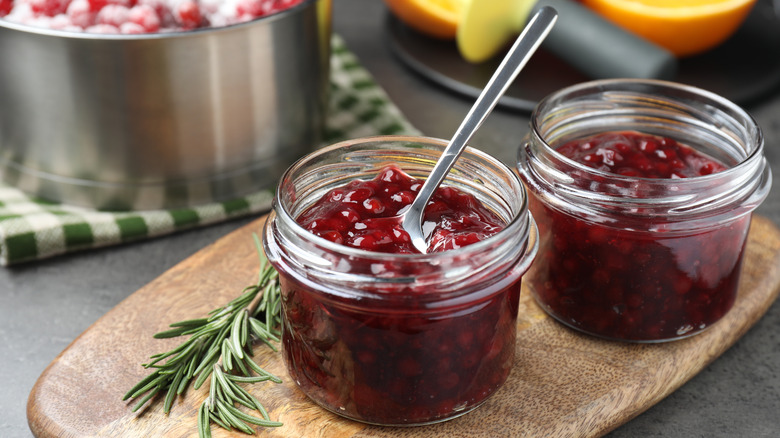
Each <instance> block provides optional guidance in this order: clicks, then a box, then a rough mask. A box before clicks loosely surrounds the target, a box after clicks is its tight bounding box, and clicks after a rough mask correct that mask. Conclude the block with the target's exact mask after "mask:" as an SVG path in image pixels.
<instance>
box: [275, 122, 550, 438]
mask: <svg viewBox="0 0 780 438" xmlns="http://www.w3.org/2000/svg"><path fill="white" fill-rule="evenodd" d="M445 146H446V142H443V141H441V140H435V139H428V138H415V137H373V138H366V139H359V140H353V141H347V142H343V143H339V144H336V145H333V146H330V147H327V148H324V149H322V150H319V151H317V152H314V153H313V154H311V155H309V156H307V157H304V158H303V159H301V160H300V161H299V162H297V163H296V164H294V165H293V166H291V167H290V168H289V169H288V170H287V172H286V173H285V174H284V176H283V177H282V180H281V182H280V184H279V186H278V189H277V194H276V199H275V204H274V209H273V211H272V212H271V215H270V216H269V218H268V221H267V223H266V227H265V230H264V239H263V240H264V247H265V250H266V253H267V254H268V257H269V260H271V263H272V264H273V265H274V266H275V267H276V268H277V270H278V271H279V276H280V281H281V288H282V292H281V295H282V315H283V321H284V322H283V335H282V345H283V357H284V360H285V363H286V366H287V369H288V371H289V374H290V376H291V378H292V379H294V380H295V382H296V383H297V384H298V386H299V387H300V388H301V389H302V390H303V392H304V393H306V395H308V396H309V398H311V399H312V400H314V401H315V402H316V403H318V404H319V405H321V406H323V407H324V408H326V409H328V410H330V411H332V412H335V413H337V414H339V415H342V416H345V417H348V418H352V419H355V420H358V421H362V422H367V423H372V424H381V425H420V424H429V423H435V422H439V421H443V420H446V419H449V418H453V417H456V416H459V415H462V414H464V413H466V412H469V411H470V410H472V409H474V408H475V407H477V406H479V405H480V404H481V403H482V402H484V401H485V400H486V399H487V398H488V397H489V396H490V395H492V394H493V393H495V392H496V390H497V389H498V388H499V387H500V386H501V385H502V384H503V383H504V381H505V380H506V378H507V376H508V375H509V373H510V371H511V369H512V365H513V362H514V351H515V341H516V319H517V311H518V301H519V296H520V282H521V276H522V275H523V274H524V273H525V271H526V270H527V268H528V266H529V265H530V263H531V261H532V260H533V258H534V256H535V254H536V248H537V244H536V242H537V240H536V227H535V225H534V221H533V219H532V217H531V215H530V213H529V212H528V209H527V198H526V194H525V191H524V188H523V185H522V182H521V181H520V178H519V176H517V175H516V174H515V172H513V171H512V169H510V168H509V167H507V166H505V165H503V164H502V163H500V162H499V161H497V160H495V159H493V158H491V157H490V156H488V155H486V154H484V153H482V152H479V151H477V150H475V149H467V150H466V151H465V152H464V154H463V155H462V156H461V157H460V158H459V159H458V161H457V162H456V164H455V167H454V168H453V169H452V171H451V172H450V174H449V175H448V177H447V179H446V180H445V182H444V184H443V185H442V186H441V187H439V189H438V190H437V193H436V194H435V195H434V197H433V198H432V200H431V202H430V203H429V204H428V207H427V208H426V211H425V216H424V230H426V231H427V232H428V233H429V236H430V237H429V249H428V252H427V253H420V252H418V251H416V250H415V249H414V247H413V246H412V245H411V242H410V241H409V236H408V234H406V233H405V231H403V229H402V228H401V225H400V220H399V219H398V217H397V215H398V212H399V211H403V209H404V208H405V207H406V206H408V205H409V204H411V202H412V200H413V199H414V198H415V196H416V193H417V191H418V190H419V188H420V186H421V184H422V180H423V179H424V178H425V177H426V176H427V175H428V174H429V173H430V171H431V169H432V167H433V165H434V163H435V162H436V160H437V159H438V157H439V156H440V155H441V152H442V150H443V149H444V147H445Z"/></svg>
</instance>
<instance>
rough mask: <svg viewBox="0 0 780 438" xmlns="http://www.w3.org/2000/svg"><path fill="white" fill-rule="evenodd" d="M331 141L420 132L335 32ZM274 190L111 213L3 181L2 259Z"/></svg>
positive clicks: (210, 210)
mask: <svg viewBox="0 0 780 438" xmlns="http://www.w3.org/2000/svg"><path fill="white" fill-rule="evenodd" d="M328 111H329V113H328V119H327V121H326V128H325V135H324V137H325V143H326V144H330V143H333V142H336V141H339V140H343V139H347V138H358V137H366V136H370V135H386V134H417V131H416V130H415V129H414V128H413V127H412V126H411V125H410V124H409V123H408V122H407V121H406V119H405V118H404V117H403V115H402V114H401V113H400V111H399V110H398V108H397V107H396V106H395V105H393V103H392V102H391V101H390V100H389V99H388V97H387V95H386V94H385V92H384V90H382V89H381V88H380V87H379V86H378V85H377V84H376V82H375V81H374V80H373V78H372V77H371V75H370V74H369V73H368V72H367V71H366V70H365V69H364V68H363V67H362V66H361V65H360V63H359V62H358V60H357V59H356V58H355V56H354V55H353V54H352V53H351V52H350V51H349V50H348V49H347V48H346V47H345V45H344V42H343V41H342V40H341V39H340V38H338V37H337V36H334V38H333V41H332V55H331V89H330V103H329V108H328ZM272 199H273V193H272V191H271V190H270V189H269V190H262V191H259V192H257V193H253V194H251V195H249V196H245V197H241V198H238V199H233V200H230V201H227V202H220V203H212V204H207V205H201V206H197V207H193V208H180V209H172V210H150V211H127V212H111V211H98V210H93V209H88V208H81V207H74V206H69V205H63V204H55V203H51V202H46V201H43V200H40V199H33V198H31V197H30V196H28V195H26V194H24V193H23V192H21V191H20V190H18V189H16V188H13V187H10V186H7V185H3V184H0V264H2V265H4V266H8V265H12V264H16V263H21V262H26V261H32V260H40V259H43V258H47V257H52V256H55V255H59V254H65V253H69V252H74V251H79V250H85V249H90V248H98V247H102V246H108V245H115V244H120V243H124V242H130V241H133V240H138V239H145V238H151V237H155V236H161V235H165V234H170V233H173V232H176V231H180V230H184V229H188V228H193V227H197V226H203V225H208V224H212V223H216V222H219V221H224V220H226V219H230V218H236V217H239V216H246V215H251V214H260V213H263V212H265V211H268V210H269V209H270V207H271V201H272Z"/></svg>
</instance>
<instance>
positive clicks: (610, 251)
mask: <svg viewBox="0 0 780 438" xmlns="http://www.w3.org/2000/svg"><path fill="white" fill-rule="evenodd" d="M530 125H531V131H530V133H529V134H528V136H527V137H526V139H525V140H524V143H523V144H522V146H521V147H520V150H519V154H518V169H519V171H520V173H521V177H522V178H523V180H524V182H525V184H526V187H527V189H528V191H529V198H530V199H529V208H530V210H531V212H532V213H533V215H534V217H535V218H536V220H537V222H538V226H539V241H540V256H539V257H538V258H537V260H536V261H535V263H534V266H532V267H531V269H530V270H529V272H528V274H527V275H526V284H528V285H529V287H530V290H531V292H532V294H533V296H534V298H535V299H536V300H537V302H538V303H539V304H540V305H541V307H542V308H544V310H545V311H546V312H547V313H548V314H550V315H551V316H553V317H554V318H555V319H557V320H558V321H560V322H562V323H563V324H565V325H568V326H570V327H572V328H575V329H577V330H580V331H583V332H586V333H589V334H592V335H596V336H599V337H603V338H608V339H615V340H626V341H636V342H659V341H668V340H673V339H679V338H684V337H687V336H691V335H693V334H696V333H699V332H701V331H702V330H704V329H706V328H707V327H710V326H711V325H712V324H713V323H715V322H716V321H718V320H719V319H721V318H722V317H723V316H724V315H725V314H726V312H728V311H729V309H730V308H731V307H732V305H733V304H734V301H735V298H736V296H737V286H738V282H739V275H740V268H741V264H742V259H743V250H744V247H745V242H746V238H747V233H748V228H749V226H750V217H751V212H752V211H753V210H754V209H755V208H756V207H757V206H758V205H759V204H760V203H761V202H762V201H763V200H764V198H765V197H766V195H767V193H768V191H769V188H770V186H771V180H772V178H771V173H770V170H769V167H768V166H767V163H766V161H765V159H764V156H763V147H764V140H763V137H762V133H761V130H760V129H759V127H758V125H757V124H756V121H755V120H754V119H753V118H752V117H751V116H750V115H749V114H748V113H747V112H745V111H744V110H742V109H741V108H739V107H738V106H736V105H734V104H733V103H731V102H729V101H727V100H726V99H724V98H722V97H719V96H717V95H714V94H712V93H709V92H706V91H703V90H700V89H697V88H693V87H689V86H684V85H680V84H675V83H670V82H663V81H653V80H621V79H618V80H603V81H594V82H588V83H584V84H580V85H576V86H573V87H570V88H566V89H563V90H561V91H558V92H556V93H554V94H552V95H550V96H548V97H546V98H545V99H543V100H542V101H541V102H540V103H539V104H538V106H537V107H536V109H535V110H534V112H533V114H532V116H531V123H530ZM612 131H639V132H641V133H645V134H650V135H656V136H661V137H667V138H671V139H674V140H676V141H678V142H680V143H683V144H686V145H688V146H690V147H692V148H693V149H695V150H696V151H697V152H700V153H702V154H706V155H708V156H709V157H711V158H713V159H715V160H717V161H719V162H721V163H723V164H724V165H725V166H726V167H727V169H726V170H724V171H721V172H718V173H713V174H710V175H707V176H697V177H692V178H683V179H672V178H658V179H656V178H640V177H630V176H621V175H618V174H616V173H611V172H604V171H601V170H596V169H593V168H591V167H587V166H585V165H583V164H579V163H577V162H576V161H574V160H571V159H569V158H566V157H565V156H563V155H562V154H561V153H559V152H557V151H556V149H555V148H556V147H558V146H559V145H561V144H563V143H565V142H567V141H569V140H572V139H577V138H587V137H590V136H592V135H595V134H599V133H606V132H612Z"/></svg>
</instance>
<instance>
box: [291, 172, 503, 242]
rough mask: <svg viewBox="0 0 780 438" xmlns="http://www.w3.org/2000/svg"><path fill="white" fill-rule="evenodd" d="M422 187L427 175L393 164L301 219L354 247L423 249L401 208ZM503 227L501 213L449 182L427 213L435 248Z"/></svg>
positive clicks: (356, 182)
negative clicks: (416, 174)
mask: <svg viewBox="0 0 780 438" xmlns="http://www.w3.org/2000/svg"><path fill="white" fill-rule="evenodd" d="M421 186H422V181H421V180H418V179H415V178H412V177H411V176H409V175H407V174H406V173H404V172H403V171H401V170H400V169H398V168H397V167H394V166H388V167H386V168H384V169H382V170H381V171H380V172H379V174H378V175H377V176H376V177H375V178H374V179H372V180H368V181H364V180H354V181H352V182H350V183H348V184H347V185H345V186H343V187H339V188H336V189H333V190H331V191H330V192H328V193H327V194H325V196H323V197H322V198H321V199H320V200H319V201H317V202H316V203H315V204H314V205H312V206H311V207H310V208H309V209H307V210H306V211H305V212H304V213H303V214H302V215H301V216H300V217H298V223H299V224H301V225H302V226H303V227H305V228H306V229H307V230H309V231H311V232H312V233H314V234H316V235H318V236H320V237H324V238H326V239H328V240H330V241H333V242H336V243H340V244H342V245H346V246H350V247H353V248H360V249H365V250H368V251H375V252H387V253H393V254H410V253H417V252H419V251H417V250H416V249H415V247H414V246H413V245H412V242H411V240H410V239H409V235H408V234H407V233H406V231H404V230H403V227H401V222H400V221H399V219H398V212H399V210H401V209H402V208H404V207H406V206H408V205H409V204H411V203H412V201H414V198H415V197H416V196H417V191H418V190H419V189H420V187H421ZM503 226H504V224H503V221H502V220H501V218H499V217H498V216H496V214H495V213H493V212H492V211H490V210H488V209H487V208H485V206H484V205H482V204H481V203H480V202H479V201H478V200H477V199H476V198H475V197H474V196H472V195H470V194H468V193H463V192H461V191H460V190H457V189H455V188H452V187H446V186H444V187H439V189H437V190H436V192H435V193H434V195H433V197H432V198H431V200H430V201H429V202H428V206H427V207H426V208H425V214H424V215H423V230H426V231H430V237H429V238H428V252H429V253H430V252H441V251H446V250H451V249H457V248H460V247H463V246H467V245H470V244H472V243H475V242H478V241H480V240H484V239H486V238H487V237H489V236H491V235H493V234H496V233H497V232H499V231H501V229H502V228H503Z"/></svg>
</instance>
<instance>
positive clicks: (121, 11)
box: [0, 0, 303, 34]
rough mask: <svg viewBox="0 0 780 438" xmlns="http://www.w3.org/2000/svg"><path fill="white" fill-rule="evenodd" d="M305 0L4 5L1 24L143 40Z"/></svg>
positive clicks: (76, 0) (81, 0)
mask: <svg viewBox="0 0 780 438" xmlns="http://www.w3.org/2000/svg"><path fill="white" fill-rule="evenodd" d="M302 1H303V0H0V19H5V20H8V21H12V22H15V23H20V24H26V25H30V26H36V27H44V28H48V29H57V30H65V31H71V32H87V33H104V34H144V33H158V32H173V31H186V30H192V29H198V28H206V27H222V26H227V25H230V24H235V23H240V22H244V21H250V20H254V19H256V18H260V17H264V16H266V15H271V14H274V13H276V12H280V11H283V10H285V9H289V8H291V7H293V6H295V5H297V4H299V3H301V2H302Z"/></svg>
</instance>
